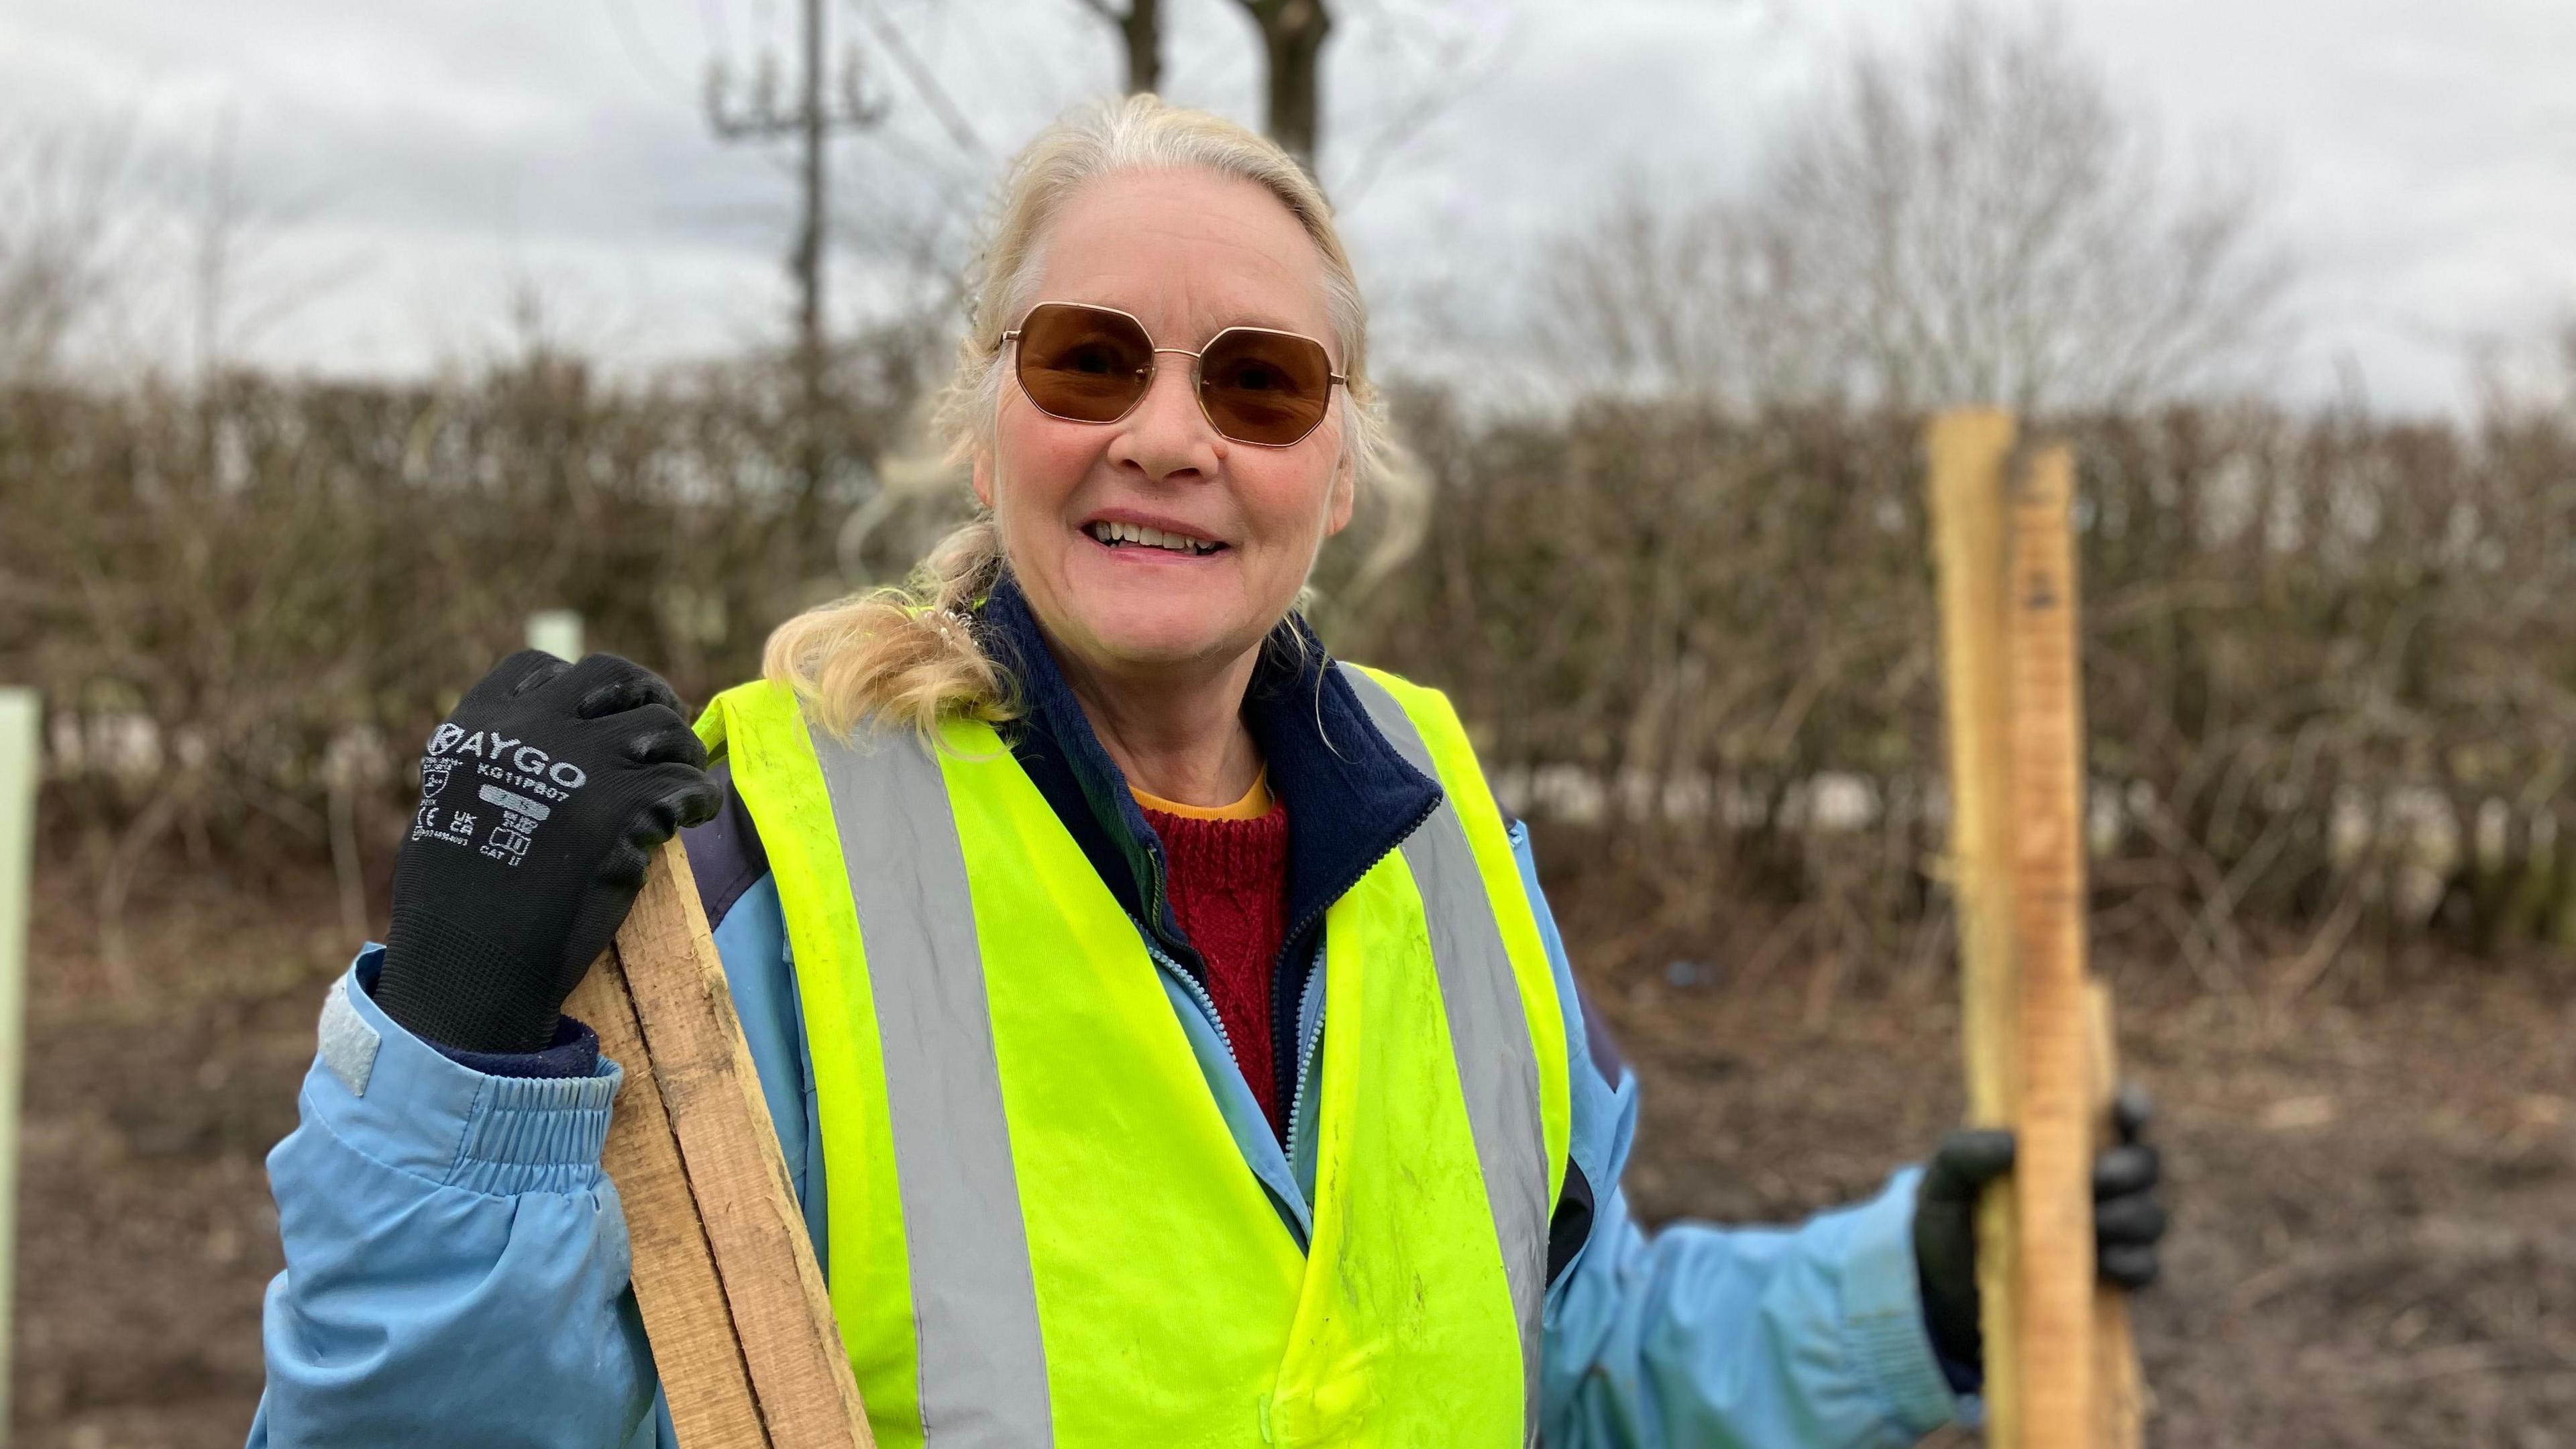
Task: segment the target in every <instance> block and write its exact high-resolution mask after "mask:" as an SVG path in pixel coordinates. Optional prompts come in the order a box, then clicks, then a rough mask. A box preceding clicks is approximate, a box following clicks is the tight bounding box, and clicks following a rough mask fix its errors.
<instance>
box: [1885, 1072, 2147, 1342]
mask: <svg viewBox="0 0 2576 1449" xmlns="http://www.w3.org/2000/svg"><path fill="white" fill-rule="evenodd" d="M2149 1115H2150V1108H2149V1105H2148V1102H2147V1094H2146V1093H2145V1092H2143V1091H2140V1090H2139V1089H2138V1088H2137V1087H2135V1086H2124V1087H2122V1088H2121V1089H2120V1091H2119V1093H2118V1094H2117V1095H2116V1096H2114V1097H2113V1099H2112V1104H2111V1122H2112V1125H2113V1126H2114V1127H2116V1128H2117V1129H2118V1131H2119V1137H2120V1140H2119V1142H2118V1144H2117V1145H2115V1146H2112V1147H2108V1148H2105V1149H2104V1150H2103V1151H2102V1154H2101V1155H2100V1156H2098V1157H2096V1158H2094V1159H2093V1251H2094V1261H2095V1263H2096V1264H2097V1265H2098V1267H2099V1269H2100V1271H2101V1274H2102V1279H2103V1281H2104V1282H2108V1283H2116V1284H2118V1285H2119V1286H2121V1287H2123V1288H2144V1287H2146V1286H2147V1285H2148V1284H2150V1283H2153V1282H2154V1281H2156V1270H2157V1262H2156V1243H2157V1241H2158V1240H2159V1239H2161V1238H2162V1237H2164V1233H2165V1210H2164V1206H2163V1204H2161V1203H2159V1202H2157V1201H2156V1171H2157V1162H2156V1149H2155V1148H2154V1147H2152V1146H2150V1145H2149V1144H2147V1143H2146V1142H2145V1141H2143V1140H2141V1139H2142V1138H2143V1137H2144V1136H2145V1134H2146V1129H2147V1118H2148V1116H2149ZM2012 1160H2013V1135H2012V1134H2011V1133H2010V1132H2001V1131H1994V1130H1991V1129H1978V1130H1970V1131H1965V1132H1953V1133H1951V1134H1950V1135H1949V1136H1948V1137H1945V1138H1943V1139H1942V1140H1941V1147H1940V1150H1939V1151H1936V1152H1934V1153H1933V1154H1932V1162H1931V1165H1930V1166H1928V1167H1926V1168H1925V1169H1924V1171H1923V1179H1922V1183H1921V1185H1920V1186H1919V1188H1918V1189H1917V1191H1916V1194H1915V1198H1914V1271H1915V1273H1916V1275H1917V1276H1919V1277H1920V1278H1921V1279H1922V1283H1923V1318H1924V1321H1925V1322H1926V1323H1928V1324H1930V1325H1931V1328H1932V1344H1933V1347H1935V1348H1937V1349H1939V1350H1940V1351H1941V1354H1942V1356H1943V1357H1944V1358H1948V1359H1950V1360H1952V1361H1953V1362H1957V1363H1962V1364H1978V1365H1982V1364H1983V1363H1984V1362H1985V1334H1984V1332H1983V1331H1982V1330H1981V1329H1980V1328H1979V1327H1978V1320H1977V1307H1978V1305H1977V1225H1976V1214H1977V1194H1978V1192H1979V1190H1981V1189H1982V1188H1984V1187H1985V1185H1986V1184H1988V1183H1990V1182H1992V1181H1994V1180H1995V1179H1996V1178H1998V1177H2001V1176H2003V1175H2004V1173H2005V1172H2007V1171H2008V1170H2010V1169H2011V1167H2012Z"/></svg>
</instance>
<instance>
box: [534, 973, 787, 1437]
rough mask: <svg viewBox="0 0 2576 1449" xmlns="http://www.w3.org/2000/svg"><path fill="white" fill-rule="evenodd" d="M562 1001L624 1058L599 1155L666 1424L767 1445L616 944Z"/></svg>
mask: <svg viewBox="0 0 2576 1449" xmlns="http://www.w3.org/2000/svg"><path fill="white" fill-rule="evenodd" d="M564 1010H565V1011H566V1012H567V1013H569V1014H570V1015H572V1016H574V1017H575V1018H577V1019H579V1020H582V1021H586V1022H588V1023H590V1026H591V1028H592V1030H594V1031H597V1032H598V1033H599V1050H600V1053H601V1054H602V1055H604V1056H607V1057H609V1058H610V1059H612V1060H614V1061H615V1062H617V1063H618V1065H620V1066H622V1067H624V1068H625V1069H626V1081H625V1083H624V1085H622V1086H620V1087H619V1088H618V1089H617V1107H616V1110H615V1111H614V1112H613V1113H612V1114H611V1115H610V1117H609V1122H608V1144H607V1147H606V1148H605V1150H603V1151H602V1153H601V1154H600V1156H601V1161H602V1162H603V1163H604V1164H605V1165H606V1166H607V1168H608V1176H609V1179H610V1181H612V1182H614V1183H616V1184H617V1197H618V1202H619V1204H620V1206H621V1207H623V1209H624V1210H625V1214H626V1239H627V1243H628V1245H629V1247H630V1248H631V1250H632V1253H633V1257H634V1281H635V1305H636V1307H637V1308H639V1309H640V1310H642V1312H643V1315H644V1334H645V1336H646V1337H647V1338H649V1339H651V1340H652V1342H653V1366H654V1368H655V1369H656V1370H657V1371H658V1372H659V1373H660V1375H661V1379H662V1395H663V1398H664V1400H665V1401H666V1402H667V1403H668V1404H669V1406H670V1409H671V1427H672V1428H673V1429H675V1430H677V1431H678V1433H679V1439H680V1443H681V1444H682V1445H684V1446H695V1445H700V1444H709V1445H714V1444H725V1445H731V1444H745V1445H766V1444H767V1443H768V1442H769V1438H768V1434H767V1432H766V1431H765V1430H764V1429H763V1428H762V1427H761V1423H760V1406H759V1403H758V1401H757V1400H756V1399H755V1398H754V1397H753V1396H752V1391H751V1370H750V1367H749V1366H748V1365H746V1364H745V1363H744V1362H743V1359H742V1345H741V1344H739V1343H737V1342H735V1340H734V1332H733V1312H732V1310H731V1309H730V1308H728V1307H727V1306H726V1304H725V1296H724V1284H723V1283H722V1282H721V1281H720V1280H719V1279H718V1278H717V1277H716V1263H715V1255H714V1250H713V1249H712V1248H710V1247H709V1246H708V1244H707V1234H706V1226H705V1224H703V1223H701V1222H700V1221H699V1220H698V1205H697V1198H696V1195H695V1194H693V1193H692V1192H691V1191H690V1190H689V1180H688V1173H687V1171H686V1170H685V1169H684V1168H683V1167H682V1166H681V1165H680V1141H679V1138H677V1137H676V1136H674V1135H672V1131H671V1119H670V1116H669V1114H668V1112H667V1111H666V1110H665V1108H664V1107H663V1105H662V1091H661V1087H660V1085H659V1084H658V1083H657V1082H655V1080H654V1078H653V1063H652V1058H651V1057H650V1056H649V1055H647V1054H646V1052H645V1050H644V1036H643V1028H642V1027H640V1026H638V1025H636V1022H635V1003H634V1002H633V1000H631V999H630V998H629V996H628V993H627V988H626V973H625V970H624V968H623V967H621V966H620V965H619V964H618V961H617V953H616V952H614V951H606V952H602V953H601V954H600V958H599V960H598V962H597V963H596V964H594V965H593V966H592V967H591V968H590V974H589V975H588V976H586V977H584V978H583V979H582V983H581V985H580V986H579V987H578V988H576V989H575V990H574V992H573V994H572V999H571V1000H569V1001H567V1002H565V1003H564Z"/></svg>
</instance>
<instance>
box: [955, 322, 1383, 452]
mask: <svg viewBox="0 0 2576 1449" xmlns="http://www.w3.org/2000/svg"><path fill="white" fill-rule="evenodd" d="M1040 307H1074V308H1080V309H1081V310H1083V311H1086V312H1106V313H1108V314H1109V315H1110V316H1112V317H1124V318H1126V319H1127V320H1128V321H1129V322H1131V323H1133V324H1135V327H1136V335H1137V336H1139V337H1142V338H1144V339H1145V346H1146V349H1147V350H1148V351H1149V352H1150V353H1151V354H1152V355H1153V356H1155V357H1160V356H1162V355H1163V354H1164V353H1166V352H1176V353H1179V354H1180V355H1181V356H1183V357H1186V358H1188V359H1189V360H1190V396H1191V397H1192V398H1194V399H1196V400H1197V402H1198V405H1199V416H1200V417H1202V418H1205V419H1206V420H1207V425H1208V427H1210V428H1211V429H1213V430H1214V431H1215V433H1216V435H1217V436H1218V437H1220V438H1223V439H1225V440H1226V441H1227V442H1229V443H1240V444H1242V445H1243V446H1244V447H1247V448H1293V447H1295V446H1297V445H1298V444H1299V443H1302V442H1304V441H1306V440H1307V439H1308V438H1311V437H1313V436H1314V435H1315V429H1317V428H1320V427H1322V426H1323V425H1324V419H1326V418H1329V417H1331V416H1332V415H1333V389H1334V388H1335V387H1337V386H1338V387H1340V388H1341V389H1342V391H1344V392H1348V391H1350V387H1351V381H1350V379H1349V378H1347V377H1344V376H1343V375H1342V374H1340V373H1338V372H1330V371H1327V372H1326V373H1325V374H1324V410H1323V411H1322V412H1319V413H1317V414H1316V415H1315V421H1314V422H1312V423H1310V424H1308V425H1307V427H1306V431H1304V432H1302V433H1299V434H1298V435H1297V436H1295V437H1293V438H1290V439H1289V440H1288V441H1286V442H1284V443H1264V442H1259V441H1256V440H1254V439H1251V438H1238V437H1236V436H1235V435H1234V434H1232V433H1229V432H1227V431H1226V430H1225V428H1224V427H1223V426H1222V425H1220V424H1219V423H1218V422H1217V420H1216V415H1215V414H1214V413H1211V412H1209V411H1208V403H1207V378H1206V377H1205V376H1204V375H1203V374H1202V373H1201V372H1200V371H1199V361H1200V359H1201V358H1203V357H1205V356H1206V355H1207V354H1208V353H1210V352H1213V351H1215V350H1216V345H1217V344H1218V343H1220V342H1223V341H1224V340H1225V339H1226V338H1228V337H1230V336H1232V335H1233V334H1235V333H1237V332H1253V333H1258V334H1260V335H1262V336H1265V337H1293V338H1295V339H1296V340H1298V341H1300V342H1305V343H1311V344H1313V346H1314V348H1315V350H1316V351H1317V352H1321V353H1323V354H1324V366H1325V367H1327V368H1330V367H1331V366H1332V365H1333V354H1332V351H1331V349H1329V348H1327V347H1325V346H1324V344H1323V341H1322V340H1321V339H1320V338H1314V337H1309V336H1307V335H1306V334H1305V333H1303V332H1291V331H1288V330H1287V329H1286V328H1284V327H1248V326H1234V327H1226V328H1222V329H1220V330H1219V331H1218V332H1217V334H1216V335H1215V336H1214V337H1211V338H1209V339H1208V340H1207V344H1206V345H1205V346H1203V347H1201V348H1200V349H1199V350H1198V351H1196V352H1192V351H1191V350H1190V349H1188V348H1186V347H1156V346H1155V345H1154V332H1153V329H1152V328H1150V327H1147V326H1146V325H1145V319H1144V318H1142V317H1139V316H1137V315H1136V314H1135V313H1133V312H1128V311H1124V310H1122V309H1120V308H1117V307H1103V306H1101V305H1099V304H1098V303H1096V302H1039V303H1037V304H1035V305H1033V306H1031V307H1030V308H1029V310H1028V311H1026V312H1023V313H1021V314H1020V325H1019V326H1017V327H1014V328H1012V329H1011V330H1009V331H1008V332H1005V333H1003V334H1002V342H1001V345H1002V346H1004V347H1010V348H1012V349H1013V355H1012V358H1011V381H1012V382H1014V383H1016V384H1018V385H1019V389H1020V396H1022V397H1024V398H1027V399H1028V400H1029V406H1030V407H1033V408H1036V409H1037V410H1038V411H1039V412H1042V413H1045V414H1046V415H1047V416H1048V417H1051V418H1054V419H1056V420H1057V421H1058V422H1066V423H1089V424H1092V425H1094V426H1098V427H1106V426H1108V425H1109V424H1111V423H1116V422H1124V421H1125V420H1126V418H1127V415H1128V414H1129V413H1132V412H1134V411H1136V409H1137V408H1138V407H1140V406H1142V405H1143V403H1144V401H1145V397H1146V395H1147V394H1148V393H1151V392H1152V391H1153V390H1154V374H1155V372H1156V371H1157V370H1158V364H1155V363H1147V364H1146V365H1145V367H1144V369H1143V370H1142V375H1143V377H1144V379H1145V385H1144V386H1143V387H1142V388H1139V389H1138V390H1137V392H1136V399H1135V401H1134V402H1131V403H1129V404H1127V406H1126V407H1125V408H1124V409H1123V410H1122V411H1120V413H1119V414H1118V416H1117V417H1114V418H1069V417H1066V416H1065V415H1064V414H1062V413H1060V412H1056V411H1054V410H1053V409H1051V408H1049V407H1048V406H1047V405H1046V404H1044V403H1042V402H1039V401H1038V400H1037V396H1036V394H1034V393H1032V392H1030V391H1029V385H1028V382H1027V380H1026V379H1024V378H1022V377H1021V376H1020V357H1021V354H1020V353H1019V352H1018V349H1017V344H1018V342H1019V340H1020V334H1021V333H1022V332H1024V331H1026V330H1027V329H1028V325H1029V319H1030V318H1031V317H1034V316H1036V315H1037V312H1038V308H1040Z"/></svg>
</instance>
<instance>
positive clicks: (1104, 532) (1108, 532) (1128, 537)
mask: <svg viewBox="0 0 2576 1449" xmlns="http://www.w3.org/2000/svg"><path fill="white" fill-rule="evenodd" d="M1091 536H1092V537H1093V538H1096V539H1098V540H1100V541H1101V542H1102V543H1105V544H1110V545H1112V546H1116V545H1118V544H1134V545H1136V546H1138V547H1141V548H1159V549H1166V550H1169V551H1170V552H1173V553H1186V554H1194V555H1195V554H1205V553H1214V552H1216V549H1217V546H1216V545H1215V544H1212V543H1202V542H1200V541H1199V540H1197V539H1194V538H1184V537H1182V536H1181V535H1179V534H1177V533H1165V532H1164V531H1163V530H1161V529H1159V528H1147V527H1146V526H1144V525H1143V524H1141V523H1112V522H1110V521H1108V520H1106V519H1104V520H1102V521H1100V522H1098V523H1095V524H1093V525H1091Z"/></svg>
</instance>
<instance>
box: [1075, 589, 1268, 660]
mask: <svg viewBox="0 0 2576 1449" xmlns="http://www.w3.org/2000/svg"><path fill="white" fill-rule="evenodd" d="M1129 604H1130V606H1129V607H1127V608H1124V609H1121V610H1119V611H1118V613H1117V615H1116V617H1114V618H1105V619H1094V620H1092V621H1091V625H1092V629H1091V633H1092V637H1093V638H1095V639H1097V640H1099V641H1100V644H1101V647H1102V648H1103V649H1104V650H1106V651H1107V652H1108V653H1109V654H1110V655H1111V656H1112V657H1114V658H1116V659H1120V660H1123V661H1125V662H1126V663H1129V664H1142V665H1159V664H1185V663H1190V662H1192V661H1196V660H1204V659H1211V658H1230V657H1232V656H1233V655H1235V654H1239V653H1241V652H1242V651H1243V650H1244V649H1247V648H1249V647H1251V646H1252V645H1253V644H1255V643H1258V642H1259V641H1260V637H1261V631H1259V630H1257V629H1252V628H1250V627H1249V626H1248V625H1246V626H1242V627H1238V625H1240V624H1241V621H1237V620H1230V619H1224V618H1220V617H1218V616H1216V615H1215V614H1214V613H1213V612H1212V611H1211V610H1210V609H1209V608H1208V607H1207V606H1206V605H1205V604H1204V603H1203V602H1201V601H1198V600H1190V599H1172V600H1152V601H1144V600H1131V601H1129Z"/></svg>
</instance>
